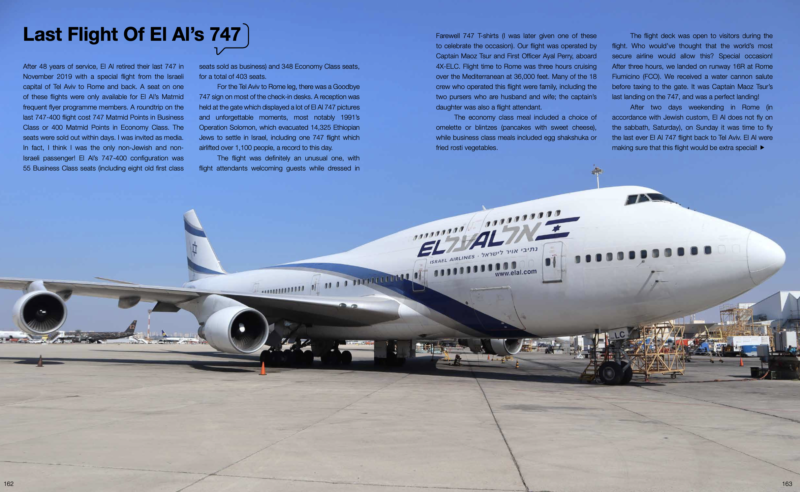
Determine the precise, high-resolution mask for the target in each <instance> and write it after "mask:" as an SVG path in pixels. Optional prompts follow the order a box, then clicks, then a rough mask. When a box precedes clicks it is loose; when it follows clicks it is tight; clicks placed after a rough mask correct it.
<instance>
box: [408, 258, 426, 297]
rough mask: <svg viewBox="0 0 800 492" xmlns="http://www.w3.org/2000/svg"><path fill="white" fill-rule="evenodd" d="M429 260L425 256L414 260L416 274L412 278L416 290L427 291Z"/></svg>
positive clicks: (413, 288)
mask: <svg viewBox="0 0 800 492" xmlns="http://www.w3.org/2000/svg"><path fill="white" fill-rule="evenodd" d="M427 273H428V260H427V259H425V258H423V259H419V260H417V261H415V262H414V274H413V277H414V278H413V279H411V285H412V290H413V291H414V292H425V288H426V287H427V286H428V279H427Z"/></svg>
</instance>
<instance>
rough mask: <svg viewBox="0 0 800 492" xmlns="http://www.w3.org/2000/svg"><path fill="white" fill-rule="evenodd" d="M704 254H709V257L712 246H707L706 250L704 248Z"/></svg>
mask: <svg viewBox="0 0 800 492" xmlns="http://www.w3.org/2000/svg"><path fill="white" fill-rule="evenodd" d="M703 252H704V253H705V254H707V255H710V254H711V246H706V247H705V248H703Z"/></svg>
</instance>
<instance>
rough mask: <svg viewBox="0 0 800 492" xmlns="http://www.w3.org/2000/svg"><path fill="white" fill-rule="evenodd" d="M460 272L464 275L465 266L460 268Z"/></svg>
mask: <svg viewBox="0 0 800 492" xmlns="http://www.w3.org/2000/svg"><path fill="white" fill-rule="evenodd" d="M458 273H460V274H462V275H463V274H464V267H461V268H460V269H459V272H458Z"/></svg>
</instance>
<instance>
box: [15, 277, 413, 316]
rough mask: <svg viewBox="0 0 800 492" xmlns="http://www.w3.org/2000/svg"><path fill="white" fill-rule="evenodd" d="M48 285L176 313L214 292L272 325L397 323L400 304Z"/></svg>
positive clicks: (24, 283)
mask: <svg viewBox="0 0 800 492" xmlns="http://www.w3.org/2000/svg"><path fill="white" fill-rule="evenodd" d="M37 280H38V279H18V278H0V289H11V290H25V289H26V288H27V287H28V286H29V285H30V284H31V283H32V282H35V281H37ZM43 283H44V286H45V288H46V289H47V290H49V291H50V292H55V293H58V294H59V295H61V296H62V297H64V298H68V297H69V296H70V295H79V296H88V297H104V298H108V299H118V300H119V306H120V307H123V308H128V307H133V306H135V305H136V304H137V303H138V302H140V301H141V302H155V303H158V304H156V307H155V308H154V311H168V312H169V311H172V312H174V311H178V309H179V308H180V304H181V303H184V302H187V301H191V300H193V299H197V298H200V297H203V296H208V295H212V294H216V295H219V296H223V297H228V298H231V299H234V300H236V301H239V302H241V303H242V304H244V305H245V306H248V307H251V308H253V309H257V310H258V311H260V312H261V313H263V314H264V316H266V318H267V319H268V320H270V321H271V322H272V321H274V320H279V319H286V320H290V321H294V322H297V323H303V324H324V325H329V326H366V325H371V324H375V323H381V322H384V321H391V320H395V319H398V318H399V317H400V316H399V314H398V309H399V307H400V304H399V303H398V302H397V301H394V300H392V299H387V298H382V297H374V296H367V297H316V296H296V295H287V294H278V295H276V294H246V293H241V292H222V291H204V290H197V289H187V288H182V287H157V286H149V285H139V284H132V285H128V284H124V285H122V284H119V285H118V284H107V283H100V282H71V281H61V280H44V281H43Z"/></svg>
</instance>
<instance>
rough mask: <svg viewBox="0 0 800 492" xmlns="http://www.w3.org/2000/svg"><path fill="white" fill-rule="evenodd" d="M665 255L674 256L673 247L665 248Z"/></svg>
mask: <svg viewBox="0 0 800 492" xmlns="http://www.w3.org/2000/svg"><path fill="white" fill-rule="evenodd" d="M664 256H666V257H667V258H669V257H671V256H672V248H664Z"/></svg>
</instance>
